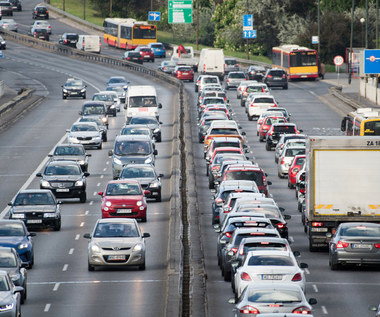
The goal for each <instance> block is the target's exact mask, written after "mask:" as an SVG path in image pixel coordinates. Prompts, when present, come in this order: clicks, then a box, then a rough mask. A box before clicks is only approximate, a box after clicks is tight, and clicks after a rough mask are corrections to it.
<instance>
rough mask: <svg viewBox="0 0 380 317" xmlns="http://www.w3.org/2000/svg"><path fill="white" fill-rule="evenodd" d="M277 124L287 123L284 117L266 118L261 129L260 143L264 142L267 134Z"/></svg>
mask: <svg viewBox="0 0 380 317" xmlns="http://www.w3.org/2000/svg"><path fill="white" fill-rule="evenodd" d="M275 123H287V121H286V119H285V118H284V117H283V116H270V117H266V118H265V119H264V120H263V122H262V124H261V125H260V128H259V131H258V132H259V141H260V142H264V140H265V137H266V135H267V132H268V131H269V129H270V127H271V126H272V124H275Z"/></svg>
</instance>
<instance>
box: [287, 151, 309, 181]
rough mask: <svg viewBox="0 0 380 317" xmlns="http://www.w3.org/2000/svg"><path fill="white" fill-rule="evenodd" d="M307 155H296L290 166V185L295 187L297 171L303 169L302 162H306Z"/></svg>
mask: <svg viewBox="0 0 380 317" xmlns="http://www.w3.org/2000/svg"><path fill="white" fill-rule="evenodd" d="M305 159H306V155H296V156H295V157H294V159H293V161H292V164H291V165H290V167H289V172H288V187H289V188H294V187H295V186H296V177H297V173H298V172H299V171H300V170H301V167H302V164H303V163H304V162H305Z"/></svg>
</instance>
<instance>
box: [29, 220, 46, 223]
mask: <svg viewBox="0 0 380 317" xmlns="http://www.w3.org/2000/svg"><path fill="white" fill-rule="evenodd" d="M26 223H42V219H30V220H27V221H26Z"/></svg>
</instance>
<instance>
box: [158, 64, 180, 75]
mask: <svg viewBox="0 0 380 317" xmlns="http://www.w3.org/2000/svg"><path fill="white" fill-rule="evenodd" d="M176 66H177V63H176V62H172V61H163V62H161V64H160V66H159V67H158V70H160V71H162V72H164V73H166V74H172V73H173V71H174V69H175V68H176Z"/></svg>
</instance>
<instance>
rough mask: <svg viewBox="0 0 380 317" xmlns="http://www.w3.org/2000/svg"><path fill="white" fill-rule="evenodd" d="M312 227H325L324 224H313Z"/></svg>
mask: <svg viewBox="0 0 380 317" xmlns="http://www.w3.org/2000/svg"><path fill="white" fill-rule="evenodd" d="M311 226H312V227H323V222H312V223H311Z"/></svg>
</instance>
